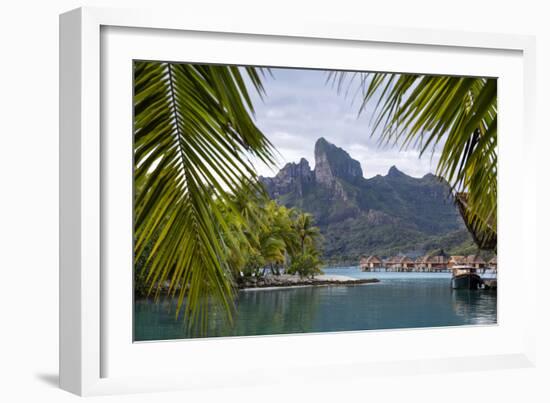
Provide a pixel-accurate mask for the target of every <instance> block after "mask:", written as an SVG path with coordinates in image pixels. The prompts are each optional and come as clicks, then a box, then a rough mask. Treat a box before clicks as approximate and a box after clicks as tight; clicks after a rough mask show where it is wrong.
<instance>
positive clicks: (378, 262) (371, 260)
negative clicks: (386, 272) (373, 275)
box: [359, 255, 384, 271]
mask: <svg viewBox="0 0 550 403" xmlns="http://www.w3.org/2000/svg"><path fill="white" fill-rule="evenodd" d="M383 265H384V262H382V259H380V258H379V257H378V256H376V255H371V256H369V257H365V256H362V257H361V260H360V261H359V266H360V267H361V270H363V271H374V270H379V269H381V268H382V266H383Z"/></svg>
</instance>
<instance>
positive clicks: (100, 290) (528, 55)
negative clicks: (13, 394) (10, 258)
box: [60, 8, 537, 395]
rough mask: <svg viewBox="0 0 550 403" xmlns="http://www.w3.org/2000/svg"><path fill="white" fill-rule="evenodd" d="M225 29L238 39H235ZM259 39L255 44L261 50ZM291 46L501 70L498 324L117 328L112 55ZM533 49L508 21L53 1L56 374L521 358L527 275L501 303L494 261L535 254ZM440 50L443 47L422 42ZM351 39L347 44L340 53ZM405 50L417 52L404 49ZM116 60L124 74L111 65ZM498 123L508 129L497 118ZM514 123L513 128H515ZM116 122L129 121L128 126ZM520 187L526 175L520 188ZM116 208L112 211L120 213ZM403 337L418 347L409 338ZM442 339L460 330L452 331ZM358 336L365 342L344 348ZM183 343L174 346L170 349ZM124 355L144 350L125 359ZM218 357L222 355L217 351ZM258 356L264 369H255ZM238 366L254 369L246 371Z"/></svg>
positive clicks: (150, 385)
mask: <svg viewBox="0 0 550 403" xmlns="http://www.w3.org/2000/svg"><path fill="white" fill-rule="evenodd" d="M137 36H140V37H139V39H140V47H141V48H143V50H140V52H142V53H140V54H135V53H132V52H135V49H136V47H135V46H134V45H135V44H134V45H132V41H134V40H135V38H136V37H137ZM132 37H133V39H132ZM178 41H187V42H185V43H186V45H188V47H187V49H188V53H187V55H189V54H190V53H189V52H190V49H194V50H193V57H189V56H187V57H185V55H186V53H185V52H184V53H178V54H176V55H175V56H172V57H177V59H174V58H167V57H170V56H169V55H170V53H168V51H167V50H166V49H171V48H172V47H173V44H174V43H178ZM193 41H202V42H200V46H198V45H193V43H194V42H193ZM247 41H248V42H247ZM224 42H226V43H230V44H231V45H232V46H231V48H232V51H233V52H236V55H237V56H236V57H235V58H231V57H232V56H231V55H229V54H228V53H227V52H226V53H224V52H222V51H221V50H220V52H216V53H215V54H214V53H213V52H212V49H214V48H212V46H214V47H215V46H220V43H224ZM239 44H241V45H242V49H240V50H239ZM243 44H244V45H243ZM245 45H246V46H245ZM209 47H210V48H209ZM295 47H296V48H295ZM260 48H269V49H270V51H269V52H267V51H262V50H261V49H260ZM201 49H202V53H201ZM209 49H210V50H209ZM246 49H249V52H248V53H249V54H246ZM296 49H300V50H304V49H306V50H308V52H309V51H310V52H309V59H305V58H303V59H301V61H299V62H296V63H297V64H296V66H302V67H324V68H343V67H346V66H347V67H348V68H353V69H364V67H365V66H366V65H365V64H364V63H365V61H362V60H361V57H359V56H360V54H362V52H382V53H381V57H380V58H377V60H380V61H379V63H380V64H379V65H376V66H375V65H373V63H371V64H370V68H371V69H374V70H376V69H377V68H379V69H384V63H386V65H387V63H389V62H391V61H394V62H395V63H397V60H398V59H403V58H402V57H401V58H400V55H401V56H402V55H404V54H407V55H408V56H409V64H408V65H407V67H406V68H405V70H403V69H400V70H398V71H407V72H424V73H438V72H445V73H446V74H452V73H454V74H473V75H488V76H498V77H499V153H500V155H501V157H500V159H501V162H500V165H501V167H500V168H499V238H501V237H500V234H501V233H502V234H505V236H503V237H502V238H501V239H500V240H499V242H500V245H499V324H498V325H497V326H492V327H479V328H476V327H460V328H455V329H448V328H441V329H412V330H397V331H376V332H345V333H328V334H322V335H285V336H269V337H246V338H226V339H217V340H208V339H207V340H191V341H189V340H188V341H181V342H157V343H138V344H135V343H132V340H131V339H128V332H130V333H131V329H129V328H128V326H129V325H128V323H131V314H132V312H131V311H130V312H128V304H130V303H131V301H127V300H126V299H125V298H112V292H113V288H114V287H115V285H116V286H117V287H118V286H120V287H122V288H124V291H123V292H122V295H126V296H127V292H128V289H131V284H130V283H128V284H127V285H124V284H126V282H127V280H128V278H129V277H128V272H127V265H126V264H125V263H124V264H123V266H124V267H125V269H124V270H120V273H121V274H120V275H119V274H116V275H115V274H113V273H112V270H111V271H109V270H108V268H109V267H111V266H110V259H117V258H118V257H120V258H121V259H126V260H124V261H123V262H127V257H128V256H123V255H120V256H111V255H110V250H112V249H115V248H112V247H110V245H111V243H110V242H109V243H108V244H107V243H106V241H105V239H106V232H105V231H107V233H108V234H107V235H109V234H110V235H109V237H110V238H109V239H110V241H112V242H119V241H120V242H122V243H121V244H117V246H118V245H122V248H116V249H123V250H126V251H127V255H128V254H129V255H131V242H130V243H126V244H124V242H126V241H127V240H128V239H131V234H130V233H129V231H130V229H131V225H130V226H129V227H128V226H127V225H126V224H127V223H128V220H127V218H128V214H127V213H128V211H129V210H128V208H131V205H130V206H128V204H127V201H128V200H130V195H131V194H128V195H127V199H125V200H126V204H125V205H124V206H122V207H120V208H122V209H126V210H124V211H125V213H123V214H121V215H113V214H107V213H106V212H107V211H114V210H112V208H116V206H115V207H113V206H111V203H112V198H110V194H111V192H112V191H113V189H118V191H119V192H124V191H125V189H126V190H127V189H128V188H127V187H125V186H128V181H127V178H126V177H124V176H120V177H119V178H118V179H117V175H115V173H116V172H126V174H127V171H124V169H126V168H127V166H126V168H125V167H124V165H117V166H113V164H112V160H111V158H113V156H124V158H122V160H125V161H126V162H127V161H128V159H127V157H128V155H130V160H131V148H128V149H127V151H125V150H126V148H125V147H126V146H127V144H128V143H127V139H126V140H123V141H121V142H117V141H114V142H113V141H112V140H113V138H114V137H113V136H110V135H109V133H112V132H113V130H115V129H116V130H117V133H118V132H119V131H118V130H121V131H122V132H125V131H127V129H128V127H129V126H128V124H130V126H131V107H132V105H131V102H130V103H129V104H125V102H126V101H127V100H128V96H129V94H130V93H125V89H128V88H129V87H128V85H131V74H130V71H131V70H125V68H126V67H125V66H127V62H128V60H131V59H132V58H138V56H139V57H141V58H144V59H146V58H149V59H152V60H178V61H180V60H181V61H184V60H185V61H189V60H191V61H203V62H216V61H217V62H226V63H237V62H238V63H240V64H247V63H249V64H254V63H256V64H263V65H266V64H267V65H277V64H279V65H289V61H288V60H290V59H289V57H291V56H294V57H299V54H298V53H299V52H297V50H296ZM320 49H321V50H320ZM322 49H329V50H330V51H333V52H340V51H341V52H342V54H341V56H342V59H341V60H342V61H338V60H333V61H332V62H329V61H328V59H326V55H325V56H323V51H322ZM534 49H535V46H534V39H533V38H532V37H529V36H520V35H502V34H487V33H483V34H481V33H468V32H454V31H443V30H438V31H429V30H417V29H408V28H403V27H396V28H393V27H392V28H390V27H388V28H384V27H370V26H358V25H347V24H341V23H326V22H323V23H320V22H319V23H314V22H304V23H301V24H299V25H298V24H296V25H292V24H291V23H288V24H285V25H281V24H279V22H276V21H271V22H270V21H269V20H264V21H252V20H250V21H248V20H238V19H220V20H205V19H200V18H195V16H192V15H177V16H176V15H171V14H170V13H159V12H154V11H150V10H115V9H103V8H81V9H77V10H73V11H70V12H68V13H65V14H63V15H61V17H60V385H61V387H62V388H63V389H66V390H68V391H71V392H73V393H76V394H79V395H97V394H112V393H130V392H140V391H144V392H145V391H148V392H149V391H159V390H171V389H186V388H208V387H215V386H227V385H233V386H235V385H240V386H246V385H248V384H258V383H263V382H265V383H270V382H280V381H282V380H283V381H291V380H292V378H293V377H295V376H296V375H297V374H300V377H301V378H302V379H305V378H308V377H310V378H311V379H323V377H324V376H327V375H326V374H327V373H329V372H330V373H331V374H332V376H335V375H334V374H337V375H336V376H337V377H339V378H341V379H345V377H346V376H350V375H352V374H354V376H357V374H358V373H360V374H361V376H369V375H373V374H380V373H385V374H394V375H396V374H405V373H408V372H415V373H418V372H419V371H420V372H424V373H432V372H434V373H435V372H440V371H457V370H460V371H464V370H479V369H492V368H518V367H527V366H532V365H534V362H535V346H534V339H535V336H536V335H535V322H534V320H535V319H534V318H532V317H530V316H529V315H525V314H522V312H534V311H535V309H534V306H535V293H534V292H533V290H532V289H528V288H527V287H524V288H523V290H516V295H517V293H519V294H520V295H521V298H519V299H520V302H518V303H517V304H519V306H517V304H516V305H514V301H511V300H510V298H511V295H510V293H509V292H508V290H510V289H511V286H512V285H513V281H514V279H513V278H512V276H511V274H510V273H511V271H510V270H508V271H506V268H507V267H510V268H512V267H513V266H514V265H518V267H519V268H517V269H516V271H515V272H514V276H518V278H520V279H526V278H534V277H536V266H537V265H536V261H535V255H536V254H535V253H526V252H527V251H528V245H529V244H536V242H534V241H533V238H534V237H535V236H536V235H535V234H536V233H537V231H536V208H535V207H536V206H535V199H536V197H534V196H533V195H534V192H535V191H536V175H534V174H531V175H528V176H523V173H524V172H535V171H536V170H535V169H531V167H532V166H533V164H534V160H535V159H534V158H533V155H534V153H535V151H534V134H533V130H532V126H531V125H532V121H533V117H532V114H533V110H534V107H533V104H534V89H535V74H534V68H535V62H534V57H535V54H534V52H535V51H534ZM180 52H181V50H180ZM350 52H354V53H350ZM302 53H303V52H302ZM439 53H441V54H442V55H443V56H445V57H441V58H439V57H435V54H439ZM372 54H374V53H372ZM285 55H286V56H285ZM353 55H356V56H357V55H359V56H357V57H356V59H353V58H352V56H353ZM414 55H416V56H418V55H421V56H422V57H424V58H425V59H424V60H422V58H414V57H410V56H414ZM285 57H286V59H285ZM302 57H303V56H302ZM324 57H325V58H324ZM468 57H471V58H477V59H478V60H482V61H484V62H483V63H480V65H478V66H468V63H466V62H464V61H465V60H467V58H468ZM346 58H347V59H346ZM385 58H387V60H386V59H385ZM115 60H116V61H115ZM346 60H347V61H346ZM353 60H357V62H353ZM384 60H386V61H385V62H384ZM461 60H462V62H461ZM472 60H473V59H472ZM110 61H113V64H110ZM453 61H454V62H453ZM427 62H429V63H427ZM485 62H486V65H485V64H484V63H485ZM125 63H126V64H125ZM319 63H322V64H319ZM331 63H332V64H331ZM339 63H340V64H339ZM354 63H356V64H354ZM401 63H402V62H401ZM428 64H430V66H428ZM289 66H291V67H292V65H289ZM396 66H397V64H396ZM125 71H126V73H125ZM494 72H497V73H499V72H501V74H502V75H501V74H500V73H499V74H496V75H495V74H493V73H494ZM117 74H129V75H128V76H127V77H126V78H124V76H120V75H117ZM107 78H109V79H107ZM119 84H120V85H119ZM518 106H519V110H518V109H517V108H518ZM111 107H112V108H111ZM513 111H514V113H512V112H513ZM113 115H115V117H114V118H113ZM116 116H118V117H116ZM120 116H122V117H120ZM512 131H513V132H514V133H515V134H516V136H512V135H509V134H508V133H511V132H512ZM518 132H520V133H521V134H522V135H521V136H517V133H518ZM129 133H130V134H129V136H130V137H131V131H130V132H129ZM501 134H502V137H501ZM122 138H124V137H123V136H122ZM501 138H502V141H501ZM125 141H126V142H125ZM130 142H131V140H130ZM125 152H127V154H124V153H125ZM512 154H515V155H516V157H517V158H516V160H515V163H516V164H517V163H518V161H520V162H521V164H522V165H521V169H517V167H516V169H511V164H508V163H507V158H508V160H509V158H510V156H511V155H512ZM125 158H126V159H125ZM115 159H118V158H115ZM118 168H122V169H121V170H119V169H118ZM126 174H124V173H123V175H126ZM518 183H521V185H520V191H517V188H518V185H517V184H518ZM119 185H121V186H119ZM514 189H516V191H515V192H514ZM522 189H526V190H527V189H528V190H529V195H530V197H527V196H526V194H527V192H524V191H521V190H522ZM122 194H123V195H124V193H122ZM123 204H124V202H123ZM513 212H515V213H513ZM113 217H115V218H113ZM124 217H126V222H124V221H120V220H121V219H122V220H124ZM117 220H118V221H117ZM125 223H126V224H125ZM109 231H113V232H109ZM125 231H126V232H127V233H128V234H130V235H129V238H128V239H126V238H124V235H122V236H121V237H120V238H117V239H114V238H113V236H112V234H117V233H118V234H123V233H124V232H125ZM512 232H513V233H512ZM124 245H126V247H125V246H124ZM128 246H129V249H128ZM512 246H513V248H512ZM501 251H502V252H501ZM531 251H532V249H531ZM519 256H521V258H522V260H521V262H519V260H518V257H519ZM520 263H521V264H520ZM117 273H118V272H117ZM506 273H508V274H506ZM128 287H130V288H128ZM508 287H510V288H508ZM119 300H120V301H119ZM468 338H471V339H474V338H476V339H479V338H482V339H483V338H485V339H487V340H489V339H495V340H496V341H495V343H493V344H494V345H491V346H485V347H484V348H477V349H474V350H470V349H468V350H466V349H464V348H460V346H459V344H460V343H455V342H458V341H460V340H464V339H468ZM316 343H322V344H323V345H324V346H328V350H327V351H329V352H330V351H331V348H332V347H335V346H337V345H345V346H346V347H345V348H343V350H344V351H343V353H342V355H341V356H334V357H333V356H332V355H331V354H325V355H324V356H323V358H322V359H319V358H318V355H316V351H317V350H316ZM410 343H414V345H415V346H416V347H417V348H415V349H410V348H407V347H406V346H407V345H408V344H410ZM454 344H458V346H456V347H451V346H452V345H454ZM369 345H375V346H376V348H368V347H364V348H362V349H360V350H358V349H357V347H358V346H369ZM244 347H246V349H247V351H248V352H249V354H250V357H244V358H243V357H242V356H239V355H238V354H237V353H236V352H238V351H242V348H244ZM283 347H284V350H283ZM390 347H391V350H390ZM428 347H429V348H428ZM411 350H414V351H411ZM282 351H291V354H290V356H289V357H284V355H281V352H282ZM258 352H263V355H262V357H261V360H260V358H258V357H257V356H256V357H255V353H258ZM158 357H161V358H158ZM182 357H185V358H186V359H185V360H181V358H182ZM342 357H343V358H342ZM174 358H176V359H174ZM177 358H179V359H177ZM153 360H154V361H153ZM235 361H237V362H236V364H235ZM136 362H141V363H145V364H146V365H143V366H142V367H140V366H136ZM224 362H230V363H231V365H224ZM162 363H163V364H165V365H163V366H162V368H164V370H163V372H162V373H160V372H159V371H154V372H155V373H152V371H147V369H146V368H147V367H148V366H149V365H151V366H152V367H153V368H161V367H159V366H158V365H159V364H162ZM235 365H237V367H238V369H239V370H238V371H237V370H236V369H235ZM155 366H156V367H155ZM304 367H307V368H308V371H307V372H306V373H304V371H301V369H303V368H304ZM191 369H192V370H191ZM281 369H284V370H283V371H281ZM262 370H263V371H264V372H265V373H266V375H262ZM331 370H332V371H331ZM237 373H238V374H239V376H237ZM268 373H269V375H267V374H268ZM243 374H245V376H243ZM246 374H254V376H253V378H252V377H247V376H246ZM274 374H276V375H275V376H274Z"/></svg>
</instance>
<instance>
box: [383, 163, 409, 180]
mask: <svg viewBox="0 0 550 403" xmlns="http://www.w3.org/2000/svg"><path fill="white" fill-rule="evenodd" d="M388 176H389V177H393V178H399V177H404V176H408V175H407V174H405V173H404V172H401V171H400V170H399V169H398V168H397V167H396V166H395V165H392V166H391V167H390V169H389V170H388Z"/></svg>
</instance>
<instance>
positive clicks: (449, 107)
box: [329, 72, 497, 250]
mask: <svg viewBox="0 0 550 403" xmlns="http://www.w3.org/2000/svg"><path fill="white" fill-rule="evenodd" d="M329 80H332V82H333V83H334V84H335V85H336V86H337V88H338V90H343V89H345V88H348V89H349V88H350V86H351V85H355V83H359V88H360V91H361V94H362V98H363V99H362V103H361V106H360V108H359V114H361V113H363V112H364V111H365V109H366V107H367V105H368V104H369V103H370V102H371V101H373V103H374V113H373V120H372V123H373V131H372V133H373V134H374V133H379V134H380V141H381V142H382V143H390V144H395V145H399V146H401V147H402V148H407V147H409V146H412V147H416V148H417V149H418V150H419V151H420V155H422V154H424V153H426V152H430V151H432V152H433V150H434V149H435V147H436V145H438V144H441V145H442V150H441V156H440V158H439V161H438V164H437V172H436V173H437V174H438V175H439V176H441V177H442V178H444V179H446V180H447V181H448V182H449V183H450V184H451V186H452V189H453V192H454V194H455V199H456V202H457V204H458V206H459V211H460V212H461V214H462V216H463V218H464V220H465V223H466V226H467V227H468V229H469V230H470V232H471V233H472V235H473V238H474V240H475V241H476V243H477V244H478V246H479V247H480V248H482V249H493V250H496V245H497V235H496V234H497V82H496V79H492V78H476V77H451V76H423V75H415V74H393V73H354V74H352V73H345V72H339V73H331V74H330V75H329ZM371 105H372V104H371Z"/></svg>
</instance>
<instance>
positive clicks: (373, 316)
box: [134, 267, 497, 341]
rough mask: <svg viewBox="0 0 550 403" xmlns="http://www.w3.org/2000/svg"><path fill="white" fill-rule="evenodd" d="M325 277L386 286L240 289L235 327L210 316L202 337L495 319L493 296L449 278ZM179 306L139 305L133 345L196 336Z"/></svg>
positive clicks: (355, 273)
mask: <svg viewBox="0 0 550 403" xmlns="http://www.w3.org/2000/svg"><path fill="white" fill-rule="evenodd" d="M324 272H325V274H340V275H346V276H350V277H354V278H378V279H380V283H376V284H366V285H357V286H323V287H300V288H282V289H281V288H280V289H269V290H263V289H255V290H241V291H239V294H238V303H237V312H236V317H235V322H234V325H233V326H229V325H228V324H227V323H226V322H225V321H224V319H223V315H219V314H216V313H215V312H214V313H212V314H211V315H209V327H208V331H207V334H206V335H203V337H217V336H252V335H268V334H288V333H308V332H336V331H346V330H376V329H398V328H416V327H435V326H459V325H487V324H495V323H496V321H497V295H496V292H495V291H484V290H480V291H477V290H476V291H470V290H452V289H451V288H450V279H451V275H450V274H448V273H384V272H377V273H364V272H361V271H360V270H359V268H357V267H348V268H334V269H332V268H331V269H324ZM174 308H175V301H174V300H164V301H161V302H160V303H154V302H152V301H151V300H148V299H142V300H137V301H136V302H135V312H134V314H135V316H134V339H135V340H136V341H145V340H168V339H182V338H188V337H193V336H192V335H189V333H188V332H187V331H186V328H185V324H184V323H183V322H182V320H176V319H175V317H174Z"/></svg>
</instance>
